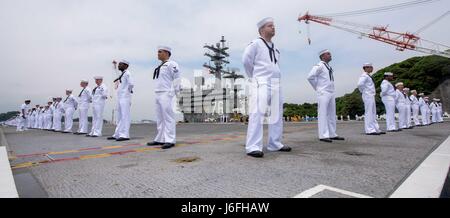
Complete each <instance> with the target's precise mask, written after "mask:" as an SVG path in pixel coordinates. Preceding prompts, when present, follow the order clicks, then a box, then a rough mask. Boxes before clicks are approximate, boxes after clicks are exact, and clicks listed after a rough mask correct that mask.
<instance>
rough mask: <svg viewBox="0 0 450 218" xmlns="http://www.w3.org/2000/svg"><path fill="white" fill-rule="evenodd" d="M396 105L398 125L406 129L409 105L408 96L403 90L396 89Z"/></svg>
mask: <svg viewBox="0 0 450 218" xmlns="http://www.w3.org/2000/svg"><path fill="white" fill-rule="evenodd" d="M396 93H397V97H396V106H397V110H398V127H399V128H400V129H406V128H407V127H408V125H407V117H408V116H407V115H408V114H407V107H406V98H407V96H406V95H405V94H404V93H403V91H400V90H398V89H397V90H396Z"/></svg>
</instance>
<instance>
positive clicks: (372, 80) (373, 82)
mask: <svg viewBox="0 0 450 218" xmlns="http://www.w3.org/2000/svg"><path fill="white" fill-rule="evenodd" d="M367 75H368V76H369V77H370V79H371V80H372V82H373V84H374V85H375V80H374V79H373V77H372V76H371V75H370V74H367Z"/></svg>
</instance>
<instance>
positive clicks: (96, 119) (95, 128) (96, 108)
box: [86, 76, 108, 137]
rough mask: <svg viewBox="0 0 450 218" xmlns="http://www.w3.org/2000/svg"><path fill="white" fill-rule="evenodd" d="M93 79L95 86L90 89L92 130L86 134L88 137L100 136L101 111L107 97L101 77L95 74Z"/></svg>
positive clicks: (101, 127) (101, 128) (101, 126)
mask: <svg viewBox="0 0 450 218" xmlns="http://www.w3.org/2000/svg"><path fill="white" fill-rule="evenodd" d="M94 79H95V84H96V85H97V86H96V87H95V88H94V90H92V130H91V132H90V133H89V134H88V135H86V136H88V137H89V136H90V137H100V136H102V130H103V111H104V109H105V102H106V99H108V88H107V87H106V85H105V84H104V83H103V77H102V76H95V77H94Z"/></svg>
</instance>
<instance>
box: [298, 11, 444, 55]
mask: <svg viewBox="0 0 450 218" xmlns="http://www.w3.org/2000/svg"><path fill="white" fill-rule="evenodd" d="M298 21H299V22H302V21H304V22H305V23H306V24H309V23H310V22H315V23H319V24H322V25H326V26H330V27H334V28H337V29H340V30H343V31H347V32H350V33H353V34H357V35H360V36H362V37H366V38H369V39H373V40H377V41H379V42H383V43H386V44H390V45H393V46H395V47H396V49H397V50H399V51H404V50H413V51H417V52H422V53H427V54H433V55H440V56H444V57H447V58H450V47H449V46H446V45H442V44H439V43H435V42H431V41H429V40H424V39H421V38H420V37H419V36H417V34H412V33H399V32H395V31H391V30H389V29H388V26H378V27H377V26H375V27H373V26H370V25H365V24H359V23H354V22H348V21H340V20H336V19H334V18H331V17H324V16H316V15H310V14H309V13H308V12H307V13H306V14H305V15H303V16H299V18H298ZM308 41H309V42H310V39H308ZM425 44H426V46H425Z"/></svg>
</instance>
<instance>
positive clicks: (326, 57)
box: [308, 50, 345, 143]
mask: <svg viewBox="0 0 450 218" xmlns="http://www.w3.org/2000/svg"><path fill="white" fill-rule="evenodd" d="M319 57H320V60H321V61H320V62H319V63H318V64H317V65H316V66H314V67H313V69H312V70H311V72H310V73H309V75H308V81H309V83H310V84H311V86H312V87H313V88H314V90H315V91H316V92H317V101H318V121H319V139H320V141H324V142H329V143H331V142H332V141H333V140H345V139H344V138H343V137H339V136H338V135H337V134H336V90H335V87H334V75H333V73H334V71H333V68H331V66H330V65H329V63H330V61H331V60H332V56H331V53H330V51H329V50H323V51H321V52H319Z"/></svg>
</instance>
